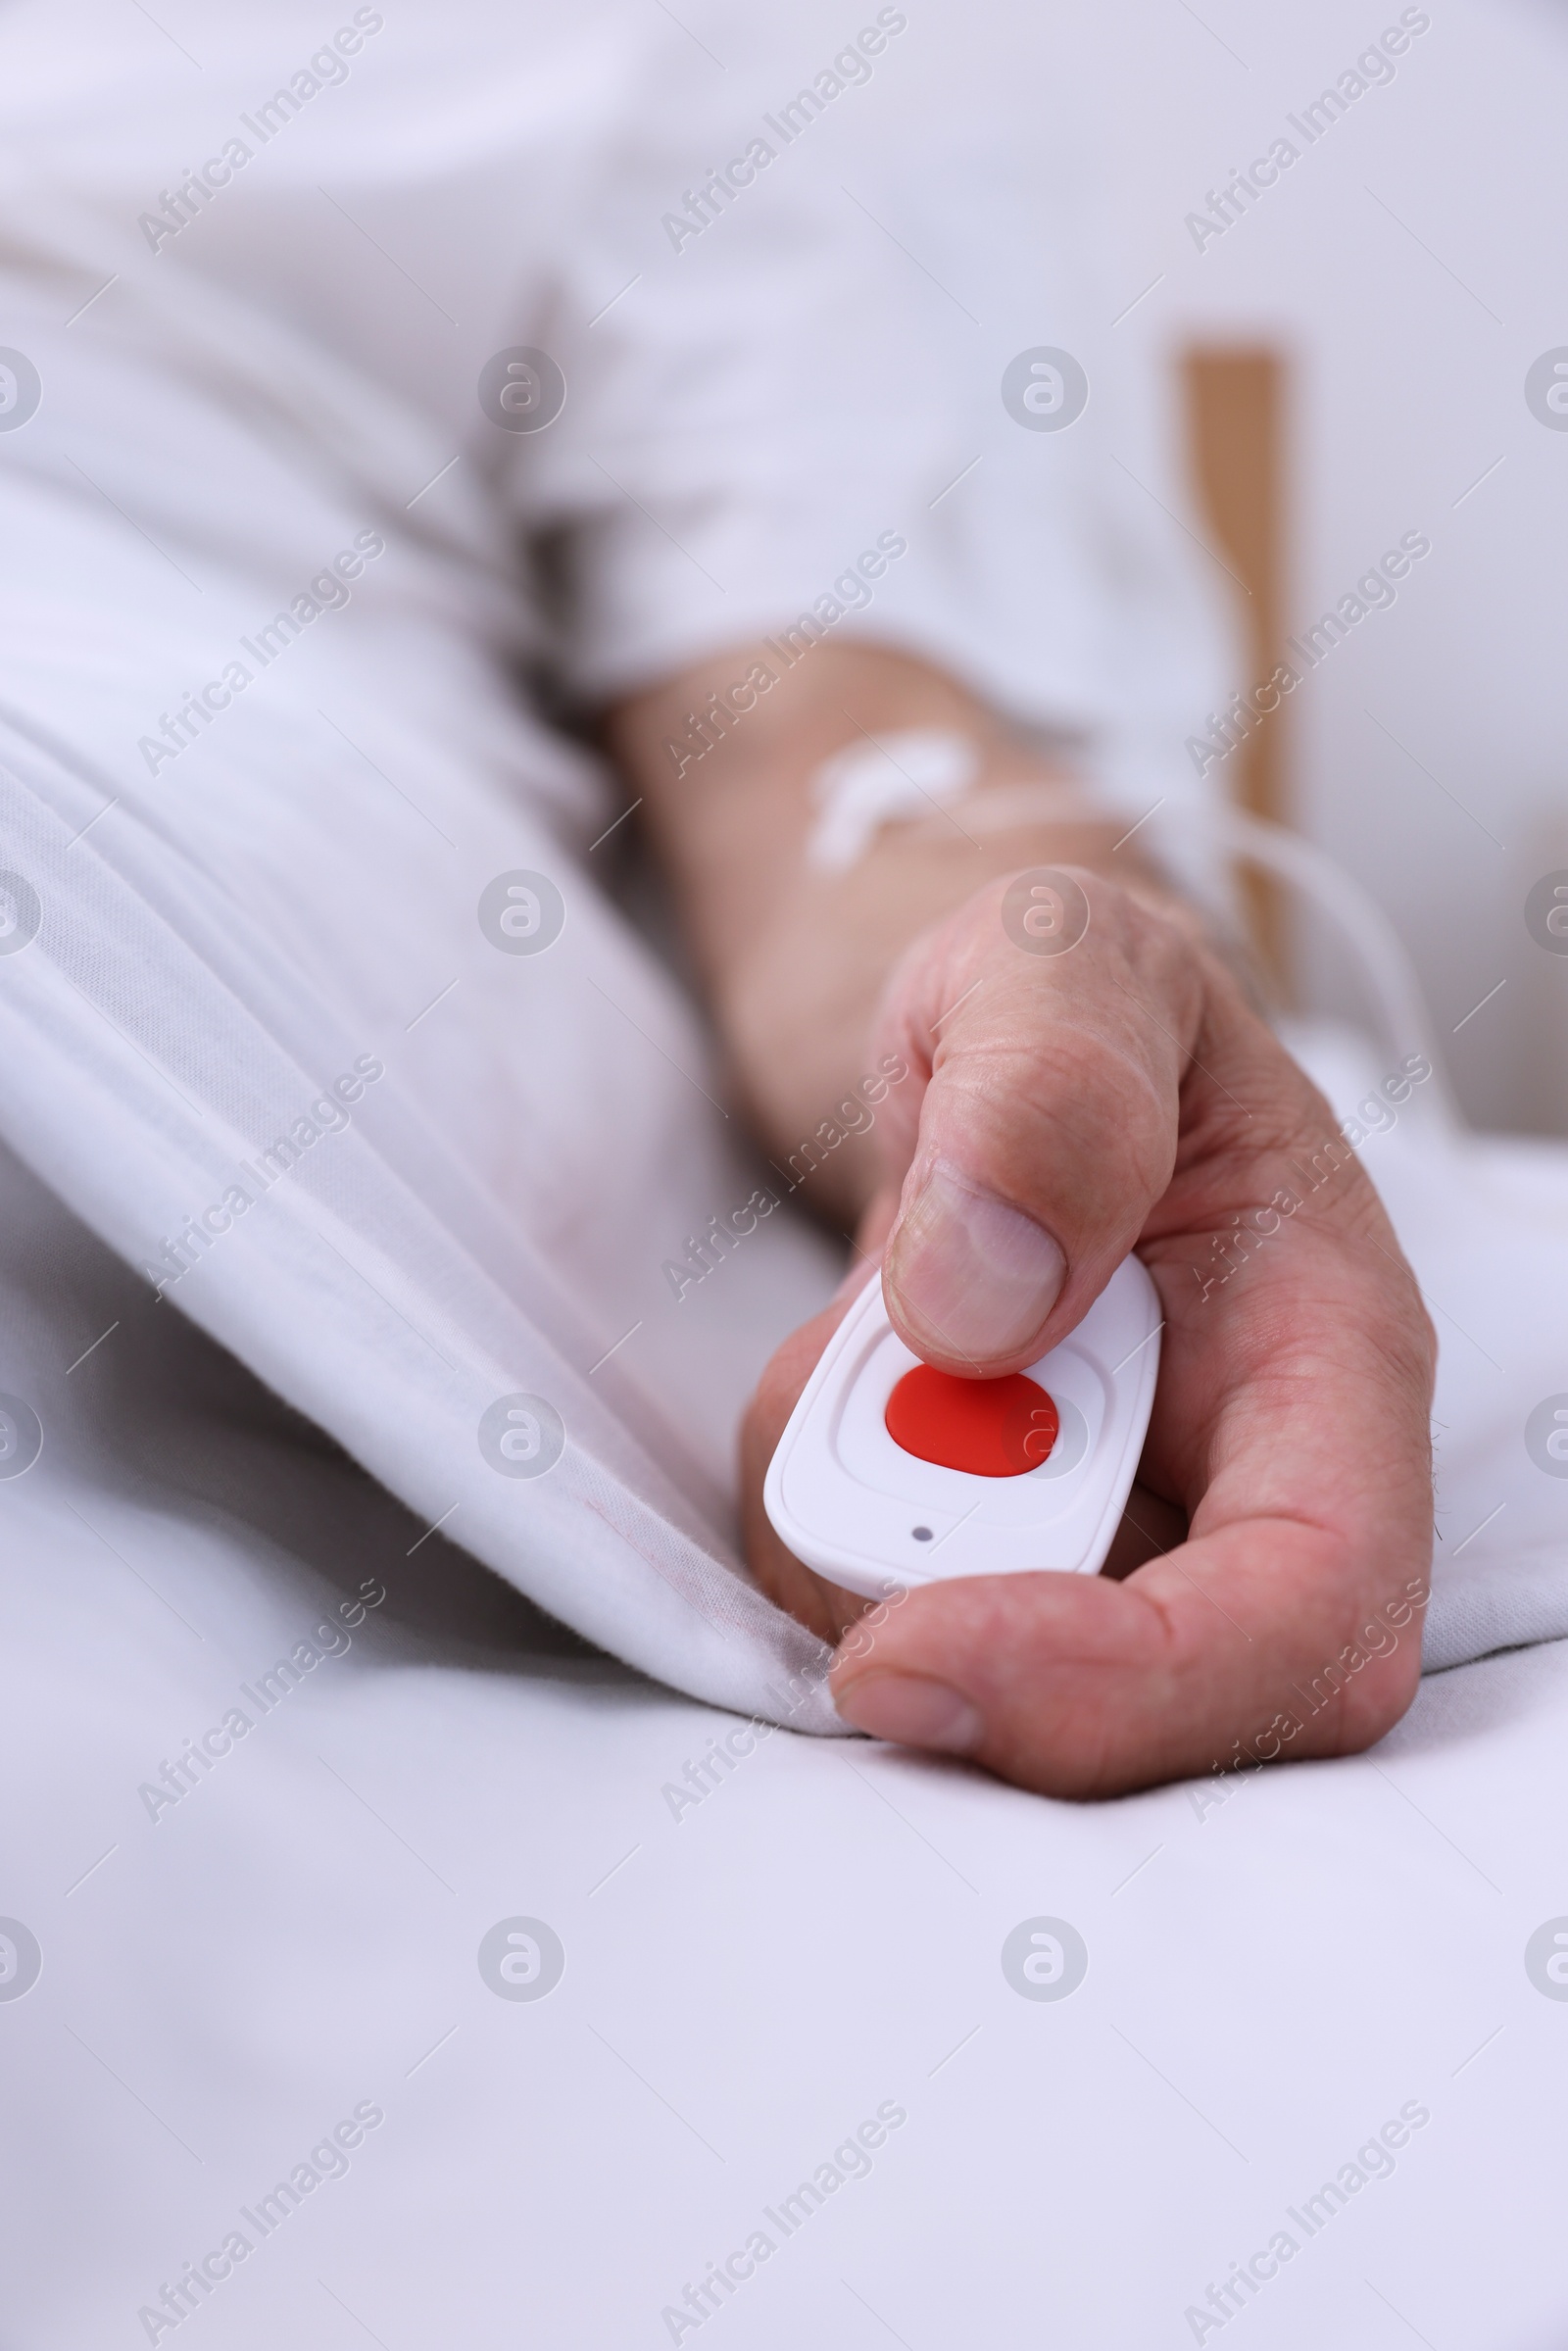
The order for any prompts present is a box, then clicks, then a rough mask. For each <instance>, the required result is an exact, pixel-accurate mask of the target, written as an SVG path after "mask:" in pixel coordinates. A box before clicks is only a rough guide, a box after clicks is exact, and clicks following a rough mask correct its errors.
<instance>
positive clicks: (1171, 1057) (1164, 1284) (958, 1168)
mask: <svg viewBox="0 0 1568 2351" xmlns="http://www.w3.org/2000/svg"><path fill="white" fill-rule="evenodd" d="M1072 879H1073V880H1074V881H1075V882H1076V883H1077V885H1078V886H1079V888H1080V889H1081V890H1082V891H1083V893H1084V895H1085V897H1086V899H1087V901H1088V906H1089V909H1090V917H1091V919H1090V923H1089V928H1088V931H1087V933H1086V934H1085V935H1084V936H1083V937H1082V939H1081V940H1080V941H1079V943H1078V944H1077V945H1076V946H1074V947H1072V948H1071V950H1070V951H1069V952H1066V953H1058V954H1041V953H1036V952H1031V951H1030V950H1029V949H1028V948H1026V947H1024V946H1021V945H1020V944H1018V941H1017V938H1016V937H1015V935H1014V934H1013V932H1012V931H1009V929H1008V928H1006V927H1005V925H1004V920H1003V905H1004V899H1005V892H1006V889H1007V881H1006V879H1005V877H1004V878H1002V879H999V880H997V881H994V882H992V883H990V884H988V886H987V887H986V888H984V889H982V890H981V891H979V892H978V893H977V894H976V896H975V897H973V898H971V899H970V900H969V901H968V902H967V903H966V904H965V905H964V906H961V907H959V908H958V910H957V911H956V913H954V914H952V915H951V916H949V917H948V918H947V919H946V920H945V921H944V922H942V923H941V924H939V925H938V926H936V927H935V928H933V929H932V930H930V931H929V932H927V933H926V934H925V935H924V936H923V937H922V938H920V939H918V940H916V942H915V943H914V945H913V946H912V947H911V948H910V949H909V951H908V952H907V955H905V957H904V960H903V962H902V963H901V965H900V966H899V968H898V970H897V971H896V973H895V975H894V977H893V980H892V982H891V984H890V986H889V989H888V992H887V995H886V998H885V1000H884V1003H883V1007H882V1011H881V1014H880V1018H879V1022H878V1029H877V1035H876V1038H875V1041H874V1043H873V1047H872V1051H873V1054H880V1053H884V1052H889V1051H891V1052H896V1053H903V1054H904V1055H905V1057H906V1058H907V1061H908V1063H909V1066H910V1070H911V1073H912V1082H911V1083H909V1084H908V1085H906V1086H901V1087H899V1088H898V1089H896V1090H895V1092H894V1094H893V1095H892V1096H890V1098H889V1101H888V1102H887V1105H886V1107H885V1110H884V1113H883V1117H882V1122H881V1133H882V1139H883V1142H882V1148H883V1152H884V1168H885V1173H886V1177H887V1189H886V1191H885V1192H884V1194H883V1195H882V1196H881V1197H880V1199H879V1200H878V1202H876V1203H875V1204H873V1207H872V1209H871V1211H870V1212H869V1215H868V1219H867V1227H866V1230H865V1231H864V1232H862V1237H861V1238H862V1245H863V1247H864V1248H865V1249H867V1250H868V1251H873V1252H874V1251H875V1249H877V1248H879V1247H880V1245H881V1243H882V1239H883V1236H884V1234H886V1236H887V1238H886V1249H885V1254H884V1256H883V1260H882V1273H883V1281H884V1285H885V1289H886V1294H887V1300H888V1307H889V1311H890V1313H891V1315H892V1318H893V1321H894V1323H895V1325H896V1326H897V1328H898V1330H899V1332H900V1334H901V1336H902V1337H903V1338H904V1339H905V1340H906V1342H907V1345H908V1346H909V1347H912V1348H913V1349H914V1350H915V1351H916V1352H917V1353H918V1354H920V1355H921V1356H922V1357H924V1358H925V1360H926V1361H928V1362H931V1363H934V1364H937V1365H938V1366H939V1367H941V1368H942V1369H944V1370H946V1371H950V1372H955V1373H957V1374H960V1375H964V1376H969V1377H976V1378H978V1377H995V1376H998V1375H1000V1374H1002V1373H1004V1372H1008V1371H1015V1370H1019V1369H1021V1368H1022V1367H1023V1366H1024V1365H1025V1364H1028V1363H1031V1362H1033V1361H1035V1360H1037V1359H1038V1357H1039V1356H1041V1355H1042V1354H1044V1353H1045V1352H1046V1351H1047V1350H1048V1349H1049V1348H1050V1347H1054V1346H1055V1345H1056V1344H1057V1342H1058V1341H1060V1340H1062V1339H1064V1338H1065V1337H1066V1336H1067V1334H1068V1332H1069V1331H1071V1330H1072V1329H1073V1327H1074V1325H1075V1324H1076V1323H1077V1322H1079V1321H1080V1320H1081V1318H1082V1317H1083V1315H1084V1313H1085V1312H1086V1311H1087V1309H1088V1307H1089V1306H1090V1305H1091V1304H1092V1302H1093V1301H1094V1299H1095V1298H1096V1297H1097V1296H1098V1295H1099V1293H1100V1291H1101V1290H1102V1289H1103V1287H1104V1284H1105V1283H1106V1281H1107V1280H1108V1278H1109V1276H1110V1275H1111V1273H1112V1272H1113V1271H1114V1269H1115V1267H1116V1266H1117V1265H1118V1264H1119V1263H1120V1261H1121V1259H1122V1258H1123V1257H1124V1256H1125V1255H1126V1254H1127V1253H1128V1251H1129V1250H1130V1249H1134V1248H1136V1249H1137V1250H1138V1252H1139V1254H1140V1256H1141V1257H1142V1258H1143V1260H1144V1262H1145V1264H1146V1265H1147V1266H1148V1268H1149V1270H1150V1272H1151V1274H1152V1277H1153V1280H1154V1282H1155V1285H1156V1287H1157V1289H1158V1292H1159V1296H1160V1300H1161V1305H1162V1308H1163V1312H1164V1316H1165V1327H1164V1332H1163V1336H1162V1342H1161V1347H1162V1351H1161V1359H1160V1370H1159V1382H1158V1389H1157V1393H1156V1396H1155V1401H1154V1410H1153V1417H1152V1422H1151V1425H1150V1432H1149V1439H1148V1443H1147V1445H1146V1447H1145V1451H1144V1457H1143V1463H1142V1466H1141V1470H1140V1483H1139V1486H1138V1487H1136V1488H1135V1489H1134V1493H1133V1497H1132V1500H1131V1502H1130V1504H1129V1510H1128V1518H1127V1521H1126V1522H1124V1526H1123V1536H1122V1539H1121V1541H1120V1543H1119V1548H1118V1552H1117V1553H1113V1556H1112V1560H1111V1561H1110V1562H1109V1563H1108V1565H1107V1571H1106V1572H1105V1573H1103V1574H1102V1575H1101V1576H1098V1577H1091V1576H1072V1575H1059V1574H1052V1573H1044V1572H1043V1573H1041V1574H1039V1575H1009V1576H980V1577H973V1578H965V1579H961V1580H956V1581H955V1582H953V1583H949V1584H936V1585H932V1586H928V1587H926V1588H925V1589H924V1590H920V1591H915V1592H910V1593H909V1594H908V1595H907V1597H906V1598H905V1599H904V1600H903V1601H902V1603H901V1604H900V1605H898V1606H896V1607H892V1608H890V1609H888V1610H886V1611H885V1612H879V1613H880V1619H881V1621H880V1622H879V1623H878V1625H877V1629H876V1630H875V1632H874V1634H872V1633H868V1632H866V1631H864V1630H863V1629H861V1630H858V1631H856V1632H851V1633H850V1636H849V1639H848V1640H847V1641H844V1642H843V1645H842V1647H841V1650H840V1654H839V1657H838V1659H837V1661H836V1662H835V1666H834V1670H833V1677H832V1684H831V1688H832V1690H833V1694H834V1697H835V1699H836V1701H837V1704H838V1707H839V1710H840V1712H841V1713H842V1714H843V1715H844V1717H845V1719H846V1721H848V1722H851V1723H854V1724H856V1725H857V1726H858V1727H859V1728H860V1729H862V1730H865V1731H868V1732H870V1733H872V1734H873V1735H875V1736H877V1737H881V1738H886V1739H898V1740H901V1741H904V1742H906V1743H908V1744H911V1745H916V1746H923V1747H929V1748H936V1749H941V1750H943V1751H946V1752H949V1753H953V1754H961V1755H966V1756H971V1757H973V1758H974V1760H976V1761H977V1762H979V1763H981V1764H983V1765H985V1766H986V1767H987V1768H989V1769H990V1770H992V1771H995V1772H997V1773H999V1774H1001V1775H1002V1776H1003V1777H1004V1778H1005V1779H1008V1780H1013V1781H1016V1782H1017V1783H1018V1784H1019V1785H1020V1786H1022V1787H1025V1788H1037V1789H1040V1790H1042V1791H1044V1792H1047V1793H1049V1794H1053V1795H1108V1794H1113V1793H1116V1792H1118V1791H1121V1790H1125V1789H1128V1788H1139V1787H1143V1786H1147V1785H1149V1784H1150V1783H1152V1782H1155V1781H1161V1780H1168V1779H1172V1778H1177V1777H1182V1776H1185V1775H1189V1774H1194V1773H1205V1772H1208V1771H1210V1770H1211V1769H1213V1768H1214V1767H1215V1766H1216V1765H1226V1764H1231V1763H1236V1762H1239V1761H1246V1760H1247V1759H1248V1758H1249V1756H1252V1755H1256V1756H1258V1757H1261V1758H1262V1759H1265V1760H1266V1759H1269V1758H1271V1757H1272V1756H1274V1755H1278V1754H1285V1755H1326V1754H1341V1753H1346V1752H1349V1751H1352V1750H1354V1749H1356V1748H1359V1747H1362V1746H1365V1745H1367V1744H1369V1743H1370V1742H1371V1741H1372V1740H1373V1739H1377V1738H1379V1737H1381V1735H1382V1734H1383V1733H1384V1732H1385V1731H1387V1730H1388V1729H1389V1728H1390V1727H1391V1725H1392V1724H1393V1723H1395V1722H1396V1721H1397V1719H1398V1717H1399V1716H1400V1714H1402V1712H1403V1711H1404V1709H1405V1707H1406V1706H1407V1705H1408V1704H1409V1701H1410V1698H1411V1697H1412V1695H1413V1694H1414V1690H1415V1687H1416V1681H1417V1678H1418V1675H1419V1671H1420V1613H1419V1612H1420V1609H1421V1607H1422V1605H1423V1604H1424V1599H1425V1592H1426V1577H1427V1573H1428V1570H1429V1566H1430V1561H1431V1546H1432V1488H1431V1459H1430V1439H1429V1418H1428V1415H1429V1410H1430V1404H1431V1395H1432V1379H1433V1367H1434V1360H1435V1344H1434V1340H1433V1336H1432V1331H1431V1326H1430V1324H1429V1323H1428V1321H1427V1318H1426V1315H1425V1313H1424V1312H1423V1310H1422V1307H1421V1303H1420V1299H1419V1296H1418V1293H1417V1290H1416V1286H1415V1283H1414V1280H1413V1277H1412V1276H1411V1274H1410V1272H1409V1269H1408V1267H1407V1266H1406V1265H1405V1263H1404V1260H1403V1258H1402V1257H1401V1255H1400V1253H1399V1249H1398V1245H1397V1242H1396V1240H1395V1238H1394V1234H1393V1231H1392V1228H1391V1227H1390V1224H1389V1221H1388V1218H1387V1216H1386V1214H1385V1212H1384V1210H1383V1207H1382V1204H1381V1202H1380V1201H1379V1200H1378V1198H1377V1195H1376V1193H1375V1192H1374V1191H1373V1188H1372V1185H1371V1183H1370V1181H1369V1180H1368V1178H1367V1176H1366V1174H1365V1172H1364V1171H1363V1169H1362V1168H1361V1166H1360V1164H1359V1162H1358V1161H1357V1160H1356V1159H1355V1157H1354V1155H1353V1153H1352V1152H1351V1151H1350V1150H1349V1147H1348V1145H1347V1144H1346V1143H1345V1142H1344V1141H1343V1140H1342V1138H1341V1137H1340V1134H1339V1129H1338V1126H1337V1123H1336V1121H1335V1119H1334V1117H1333V1115H1332V1113H1331V1112H1330V1110H1329V1108H1328V1105H1327V1103H1326V1102H1324V1101H1323V1099H1322V1097H1321V1096H1320V1095H1319V1094H1318V1093H1317V1092H1316V1090H1315V1089H1314V1088H1313V1086H1312V1085H1311V1084H1310V1083H1309V1081H1308V1080H1307V1078H1306V1077H1305V1075H1304V1074H1303V1072H1302V1071H1301V1070H1300V1069H1299V1067H1298V1066H1297V1065H1296V1063H1295V1062H1293V1061H1292V1060H1291V1058H1290V1057H1289V1055H1288V1054H1287V1053H1285V1052H1284V1050H1283V1049H1282V1047H1281V1046H1280V1045H1279V1044H1278V1043H1277V1041H1276V1040H1275V1039H1274V1037H1273V1036H1272V1034H1271V1033H1270V1031H1269V1030H1268V1029H1267V1027H1266V1026H1265V1025H1264V1023H1263V1022H1262V1021H1261V1020H1260V1019H1259V1018H1257V1016H1256V1015H1255V1014H1254V1013H1253V1012H1252V1011H1251V1010H1250V1008H1249V1006H1248V1004H1246V1002H1245V1000H1244V998H1243V996H1242V994H1241V992H1240V990H1239V988H1238V987H1237V985H1236V983H1235V981H1234V980H1233V979H1232V977H1231V976H1230V974H1229V972H1228V971H1227V970H1226V968H1225V967H1224V965H1223V964H1222V963H1221V962H1220V961H1219V960H1218V958H1217V957H1216V956H1215V955H1213V954H1212V953H1211V952H1210V951H1209V950H1208V949H1207V948H1206V947H1205V946H1204V945H1203V943H1202V940H1201V935H1200V933H1199V931H1198V928H1197V925H1196V922H1195V921H1194V920H1193V918H1191V917H1190V916H1188V915H1186V914H1185V913H1183V912H1182V911H1180V910H1179V909H1176V908H1174V907H1171V906H1167V905H1164V904H1162V903H1161V902H1160V901H1159V900H1158V899H1156V898H1155V897H1153V896H1152V894H1148V895H1146V894H1143V893H1136V892H1134V891H1132V890H1129V889H1125V888H1122V887H1120V886H1118V885H1117V884H1116V883H1114V882H1111V881H1108V880H1106V879H1105V878H1104V877H1103V876H1102V875H1099V874H1096V873H1092V872H1089V871H1085V870H1077V871H1074V872H1073V874H1072ZM1401 1082H1402V1081H1401ZM900 1187H902V1189H900ZM890 1227H891V1230H889V1228H890ZM848 1302H849V1300H848V1298H847V1297H846V1296H844V1295H842V1294H841V1297H840V1298H839V1299H838V1300H837V1301H835V1303H834V1305H833V1306H832V1307H830V1308H829V1309H828V1310H827V1312H826V1313H824V1314H821V1315H818V1316H817V1317H816V1319H815V1321H814V1322H811V1323H809V1324H807V1325H806V1326H805V1328H804V1329H803V1330H801V1331H798V1332H797V1333H795V1335H794V1336H793V1337H792V1338H791V1339H789V1340H788V1341H786V1343H785V1345H784V1346H783V1347H781V1348H780V1349H779V1351H778V1353H777V1354H776V1355H775V1356H774V1358H773V1360H772V1362H771V1363H770V1365H769V1366H768V1369H767V1371H766V1372H765V1373H764V1375H763V1378H762V1380H761V1383H760V1387H759V1390H758V1393H757V1396H756V1397H755V1399H754V1401H753V1404H752V1407H751V1410H750V1413H749V1416H748V1420H747V1425H746V1430H745V1434H744V1438H743V1480H744V1489H745V1509H746V1519H747V1532H748V1543H749V1549H750V1556H751V1560H752V1564H753V1567H754V1569H755V1571H756V1573H757V1575H758V1577H759V1578H760V1582H761V1583H762V1584H763V1586H764V1587H765V1588H766V1589H767V1590H768V1591H769V1592H771V1593H772V1594H773V1595H774V1597H775V1598H777V1599H778V1600H779V1602H780V1603H781V1605H783V1606H785V1607H788V1608H789V1609H790V1610H791V1611H792V1612H793V1613H794V1614H795V1615H797V1616H799V1617H800V1618H802V1619H803V1621H805V1622H807V1623H809V1624H811V1625H812V1626H813V1627H814V1628H815V1629H816V1630H818V1631H820V1632H821V1633H822V1634H823V1635H824V1637H825V1638H827V1639H829V1640H834V1641H839V1640H841V1638H842V1637H843V1636H844V1634H845V1633H846V1630H847V1628H849V1627H851V1626H853V1625H854V1624H855V1622H856V1619H857V1618H858V1617H859V1616H860V1615H861V1614H862V1613H863V1612H864V1610H865V1609H866V1607H867V1603H866V1602H864V1601H863V1600H861V1599H859V1598H858V1597H857V1596H856V1595H855V1594H853V1593H849V1592H842V1591H840V1590H839V1589H838V1588H837V1587H835V1586H832V1585H829V1584H827V1583H825V1582H824V1581H823V1580H822V1579H821V1578H819V1577H816V1576H814V1575H812V1574H811V1573H810V1571H809V1570H808V1569H807V1568H805V1567H804V1566H803V1565H802V1564H801V1562H800V1561H799V1560H797V1559H795V1558H794V1557H793V1556H792V1554H790V1553H789V1552H788V1551H786V1550H785V1548H784V1546H783V1545H782V1543H780V1542H779V1540H778V1538H777V1537H776V1536H775V1535H774V1534H773V1532H772V1529H771V1527H770V1526H769V1525H768V1523H767V1520H766V1518H765V1516H764V1514H763V1511H762V1505H761V1489H762V1477H763V1473H764V1471H765V1469H766V1465H767V1462H768V1460H769V1458H770V1456H771V1453H772V1450H773V1447H774V1445H776V1443H777V1441H778V1437H779V1435H780V1433H781V1431H782V1429H783V1426H784V1423H785V1421H786V1420H787V1418H788V1417H789V1413H790V1410H791V1408H792V1407H793V1405H794V1402H795V1399H796V1397H797V1396H799V1394H800V1392H801V1389H802V1388H803V1386H804V1385H805V1382H806V1379H807V1377H808V1375H809V1371H810V1369H811V1366H812V1365H813V1364H814V1363H815V1361H816V1359H817V1357H818V1355H819V1354H820V1353H821V1350H822V1348H823V1347H824V1346H825V1345H826V1342H827V1340H828V1338H829V1337H830V1336H831V1333H832V1331H833V1329H834V1328H835V1327H836V1326H837V1323H838V1321H839V1320H840V1318H841V1317H842V1315H843V1313H844V1312H845V1310H846V1308H847V1305H848ZM1138 1562H1141V1563H1138ZM1129 1566H1130V1567H1131V1572H1128V1568H1129Z"/></svg>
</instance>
